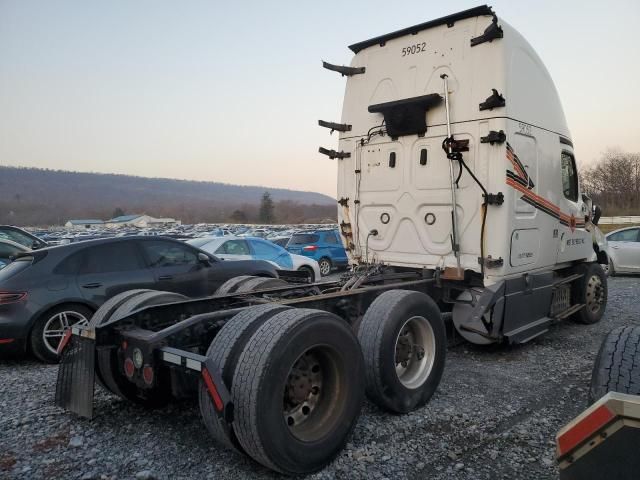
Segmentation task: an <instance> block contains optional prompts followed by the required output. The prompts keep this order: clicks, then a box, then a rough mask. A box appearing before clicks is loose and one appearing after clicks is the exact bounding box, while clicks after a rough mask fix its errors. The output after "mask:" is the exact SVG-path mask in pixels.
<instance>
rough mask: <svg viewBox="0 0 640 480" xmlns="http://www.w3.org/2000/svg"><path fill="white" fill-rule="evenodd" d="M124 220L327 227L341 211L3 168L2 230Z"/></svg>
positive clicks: (215, 187) (323, 201)
mask: <svg viewBox="0 0 640 480" xmlns="http://www.w3.org/2000/svg"><path fill="white" fill-rule="evenodd" d="M265 193H268V195H267V197H268V199H267V200H265ZM265 205H266V208H265ZM116 213H117V214H148V215H151V216H154V217H172V218H176V219H179V220H181V221H182V222H183V223H189V224H191V223H228V222H235V223H276V222H277V223H320V222H323V221H333V222H335V221H336V217H337V204H336V201H335V200H334V199H332V198H331V197H327V196H326V195H321V194H318V193H313V192H299V191H292V190H283V189H269V190H268V192H265V188H264V187H262V188H260V187H245V186H239V185H227V184H219V183H213V182H193V181H183V180H170V179H155V178H141V177H132V176H125V175H105V174H91V173H78V172H64V171H52V170H43V169H33V168H16V167H5V166H0V224H11V225H19V226H42V227H45V226H51V225H63V224H64V223H66V222H67V221H68V220H71V219H100V220H106V219H109V218H113V217H114V216H118V215H115V214H116ZM265 218H266V219H267V220H268V221H262V220H263V219H265Z"/></svg>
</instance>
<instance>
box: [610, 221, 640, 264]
mask: <svg viewBox="0 0 640 480" xmlns="http://www.w3.org/2000/svg"><path fill="white" fill-rule="evenodd" d="M607 244H608V245H607V255H608V257H609V275H612V276H613V275H615V274H616V273H640V227H627V228H621V229H619V230H614V231H613V232H611V233H608V234H607Z"/></svg>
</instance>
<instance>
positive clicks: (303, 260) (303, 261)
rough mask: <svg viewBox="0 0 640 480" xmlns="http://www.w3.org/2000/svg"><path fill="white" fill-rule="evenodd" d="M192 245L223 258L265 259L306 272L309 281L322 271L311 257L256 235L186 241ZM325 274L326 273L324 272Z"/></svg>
mask: <svg viewBox="0 0 640 480" xmlns="http://www.w3.org/2000/svg"><path fill="white" fill-rule="evenodd" d="M187 243H189V244H191V245H193V246H194V247H198V248H201V249H202V250H204V251H206V252H209V253H211V254H214V255H216V256H217V257H219V258H222V259H224V260H266V261H268V262H271V263H273V264H274V265H276V266H277V267H278V268H283V269H287V270H301V271H304V272H307V273H308V275H309V277H310V279H311V281H312V282H315V281H316V280H319V279H320V277H321V275H322V273H321V271H320V267H319V265H318V262H316V261H315V260H314V259H312V258H308V257H304V256H302V255H295V254H292V253H289V252H288V251H287V250H285V249H284V248H282V247H281V246H279V245H276V244H275V243H272V242H270V241H268V240H264V239H262V238H257V237H236V236H233V235H228V236H225V237H204V238H196V239H193V240H189V241H187ZM325 275H326V274H325Z"/></svg>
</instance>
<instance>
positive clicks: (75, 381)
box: [55, 328, 96, 418]
mask: <svg viewBox="0 0 640 480" xmlns="http://www.w3.org/2000/svg"><path fill="white" fill-rule="evenodd" d="M93 333H94V332H93V330H78V333H76V329H75V328H74V332H73V334H72V335H71V338H70V339H69V342H68V343H67V345H66V346H65V348H64V350H63V351H62V357H61V359H60V366H59V367H58V381H57V383H56V400H55V403H56V405H57V406H59V407H62V408H64V409H65V410H69V411H71V412H74V413H76V414H78V415H80V416H81V417H86V418H92V417H93V392H94V380H95V358H96V341H95V338H94V337H95V335H94V334H93Z"/></svg>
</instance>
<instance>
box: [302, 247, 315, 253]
mask: <svg viewBox="0 0 640 480" xmlns="http://www.w3.org/2000/svg"><path fill="white" fill-rule="evenodd" d="M317 249H318V246H317V245H307V246H306V247H304V248H303V249H302V250H304V251H305V252H315V251H316V250H317Z"/></svg>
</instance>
